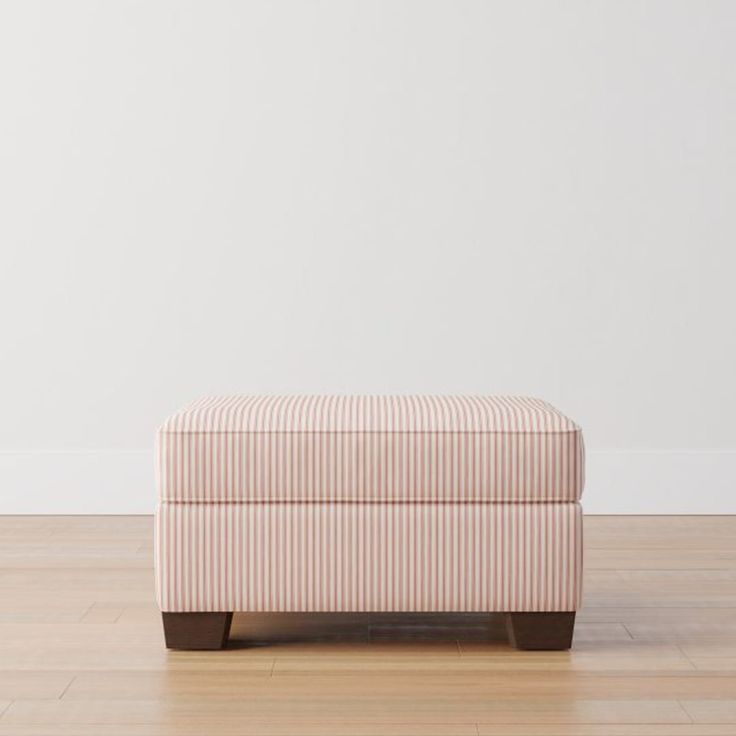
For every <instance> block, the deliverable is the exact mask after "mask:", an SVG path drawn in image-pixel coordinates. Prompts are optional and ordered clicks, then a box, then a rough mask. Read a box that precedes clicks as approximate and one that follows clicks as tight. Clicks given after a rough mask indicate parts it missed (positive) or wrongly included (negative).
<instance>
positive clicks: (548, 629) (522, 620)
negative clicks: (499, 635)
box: [506, 611, 575, 650]
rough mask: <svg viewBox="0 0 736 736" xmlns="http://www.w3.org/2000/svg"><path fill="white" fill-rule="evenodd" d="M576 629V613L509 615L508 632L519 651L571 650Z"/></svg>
mask: <svg viewBox="0 0 736 736" xmlns="http://www.w3.org/2000/svg"><path fill="white" fill-rule="evenodd" d="M574 628H575V611H563V612H550V613H527V612H519V613H507V614H506V631H507V633H508V635H509V641H510V642H511V646H513V647H516V648H517V649H547V650H560V649H569V648H570V647H571V646H572V634H573V629H574Z"/></svg>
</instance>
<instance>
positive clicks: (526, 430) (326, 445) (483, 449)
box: [157, 396, 584, 503]
mask: <svg viewBox="0 0 736 736" xmlns="http://www.w3.org/2000/svg"><path fill="white" fill-rule="evenodd" d="M157 448H158V479H159V490H160V497H161V499H162V500H164V501H187V502H218V501H226V502H264V501H265V502H282V501H288V502H307V501H309V502H342V501H346V502H356V501H361V502H386V501H411V502H417V503H422V502H458V501H491V502H504V501H534V502H539V501H542V502H566V501H576V500H578V499H579V498H580V495H581V493H582V489H583V481H584V478H583V475H584V473H583V469H584V450H583V440H582V433H581V431H580V428H579V427H578V426H577V425H576V424H575V423H574V422H572V421H571V420H570V419H568V418H567V417H565V416H564V415H562V414H561V413H560V412H559V411H557V410H556V409H554V408H553V407H551V406H550V405H549V404H547V403H545V402H543V401H541V400H539V399H531V398H525V397H502V396H362V397H361V396H271V397H263V396H261V397H256V396H230V397H209V398H205V399H202V400H200V401H198V402H195V403H194V404H192V405H191V406H190V407H187V408H186V409H185V410H183V411H181V412H179V413H178V414H176V415H174V416H173V417H171V418H170V419H169V420H168V421H167V422H166V423H165V424H164V425H163V426H162V427H161V428H160V430H159V433H158V437H157Z"/></svg>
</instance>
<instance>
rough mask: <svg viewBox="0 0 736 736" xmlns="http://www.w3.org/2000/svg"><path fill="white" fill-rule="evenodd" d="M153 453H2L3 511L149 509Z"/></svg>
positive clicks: (0, 504)
mask: <svg viewBox="0 0 736 736" xmlns="http://www.w3.org/2000/svg"><path fill="white" fill-rule="evenodd" d="M155 503H156V489H155V480H154V465H153V452H151V451H150V450H130V451H126V450H80V451H68V452H67V451H58V452H53V451H43V450H41V451H34V450H31V451H27V452H0V514H150V513H152V512H153V509H154V505H155Z"/></svg>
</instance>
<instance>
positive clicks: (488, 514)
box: [156, 503, 582, 611]
mask: <svg viewBox="0 0 736 736" xmlns="http://www.w3.org/2000/svg"><path fill="white" fill-rule="evenodd" d="M156 556H157V561H158V562H157V567H158V573H159V574H158V597H159V604H160V607H161V609H162V610H164V611H574V610H576V609H577V607H578V605H579V603H580V595H581V571H582V520H581V512H580V506H579V505H578V504H576V503H565V504H531V503H529V504H489V503H483V504H468V503H446V504H402V503H393V504H387V503H373V504H350V503H342V504H326V503H316V504H309V503H293V504H292V503H275V504H269V503H266V504H264V503H250V504H232V503H222V504H169V503H167V504H162V505H161V507H160V509H159V513H158V519H157V543H156Z"/></svg>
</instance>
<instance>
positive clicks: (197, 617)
mask: <svg viewBox="0 0 736 736" xmlns="http://www.w3.org/2000/svg"><path fill="white" fill-rule="evenodd" d="M161 616H162V618H163V622H164V637H165V639H166V646H167V647H168V648H169V649H222V648H223V647H224V646H225V645H226V644H227V639H228V636H230V624H231V623H232V620H233V614H232V613H220V612H217V613H209V612H196V613H195V612H192V613H168V612H166V611H163V612H162V613H161Z"/></svg>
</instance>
